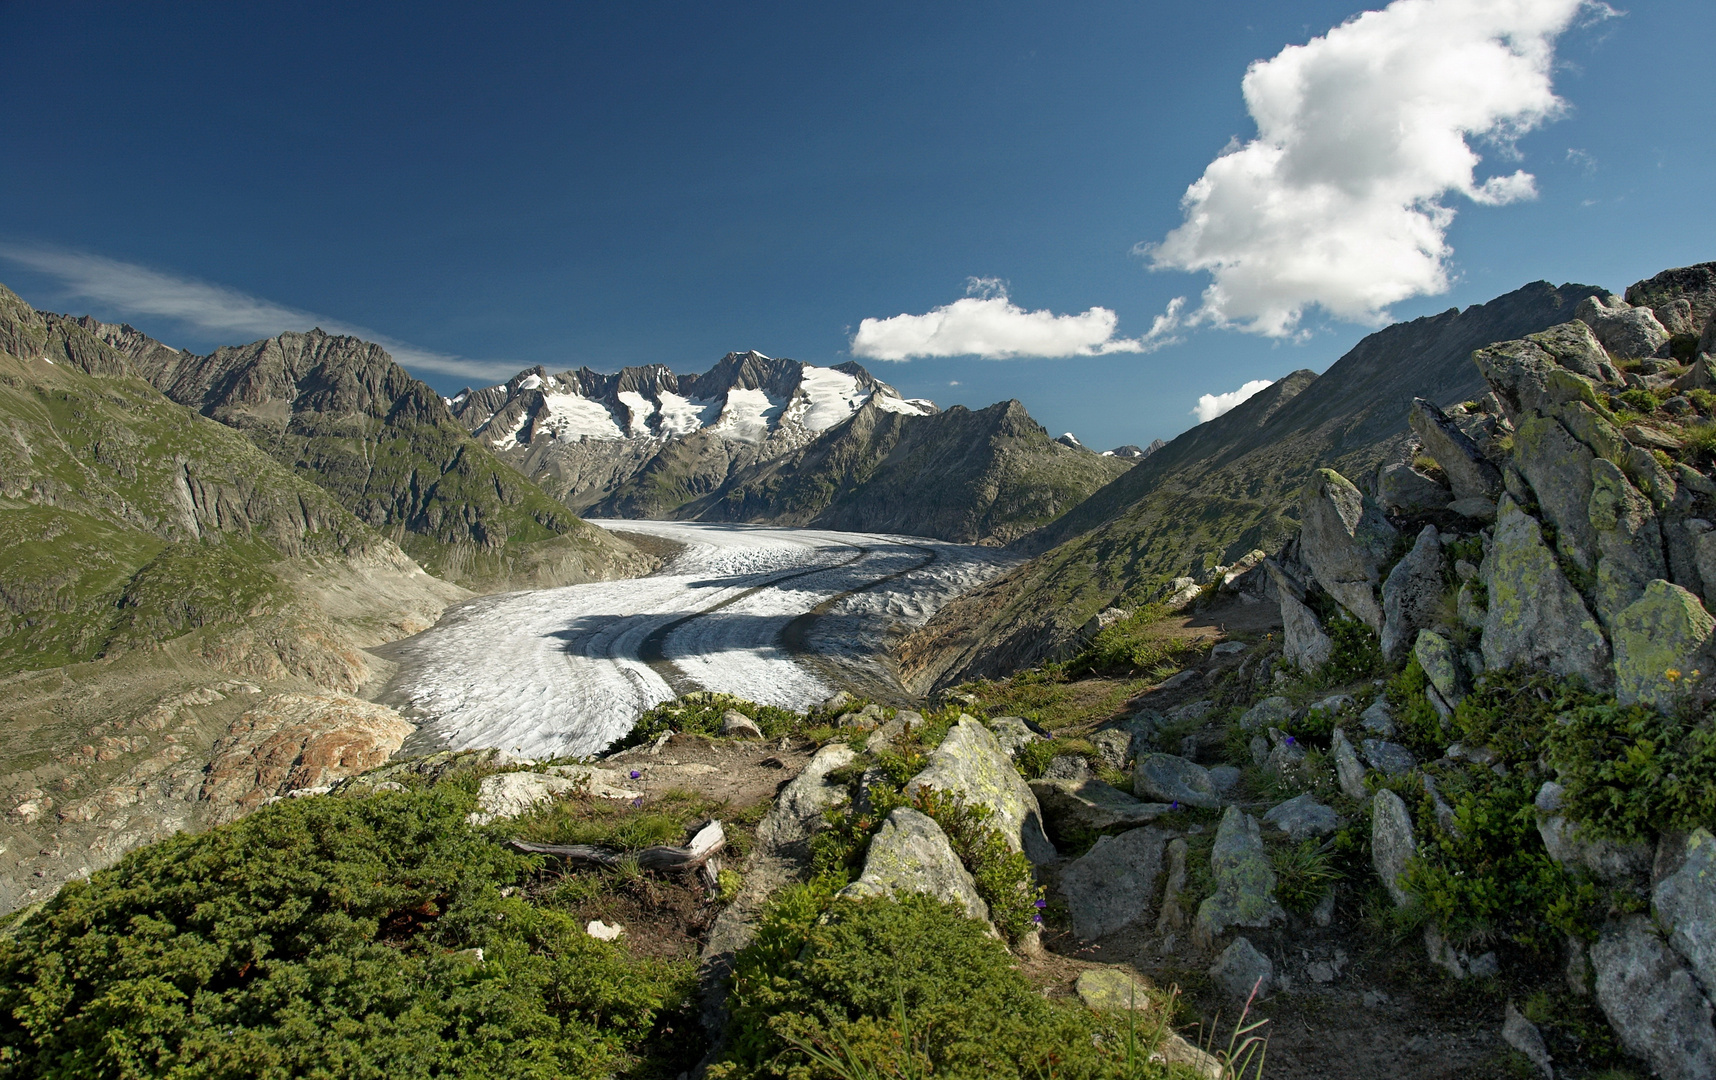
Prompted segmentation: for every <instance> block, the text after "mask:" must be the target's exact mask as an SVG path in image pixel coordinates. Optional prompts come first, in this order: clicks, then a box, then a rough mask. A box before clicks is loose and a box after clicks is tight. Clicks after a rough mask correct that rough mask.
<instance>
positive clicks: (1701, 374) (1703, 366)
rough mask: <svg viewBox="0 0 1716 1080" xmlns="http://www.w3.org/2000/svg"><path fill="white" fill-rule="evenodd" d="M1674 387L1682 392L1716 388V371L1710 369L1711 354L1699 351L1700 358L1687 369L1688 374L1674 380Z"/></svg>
mask: <svg viewBox="0 0 1716 1080" xmlns="http://www.w3.org/2000/svg"><path fill="white" fill-rule="evenodd" d="M1674 388H1675V389H1676V390H1679V391H1681V392H1682V393H1684V392H1686V391H1688V390H1716V373H1712V372H1711V370H1710V354H1709V353H1699V354H1698V359H1696V360H1694V361H1693V362H1692V366H1691V367H1689V368H1687V369H1686V374H1684V375H1682V376H1681V377H1680V378H1678V379H1676V380H1674Z"/></svg>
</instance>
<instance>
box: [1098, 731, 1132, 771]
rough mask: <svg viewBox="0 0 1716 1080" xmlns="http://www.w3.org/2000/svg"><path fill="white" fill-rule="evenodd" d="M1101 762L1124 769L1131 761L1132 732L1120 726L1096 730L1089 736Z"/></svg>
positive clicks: (1110, 766)
mask: <svg viewBox="0 0 1716 1080" xmlns="http://www.w3.org/2000/svg"><path fill="white" fill-rule="evenodd" d="M1090 744H1091V745H1092V746H1094V747H1096V752H1097V754H1098V755H1099V756H1100V757H1101V758H1102V763H1103V764H1104V765H1107V766H1108V767H1109V768H1111V769H1124V768H1126V766H1127V765H1129V764H1131V763H1132V733H1131V732H1130V731H1125V730H1122V729H1120V728H1108V729H1106V730H1104V731H1098V732H1096V733H1095V734H1094V735H1092V736H1091V737H1090Z"/></svg>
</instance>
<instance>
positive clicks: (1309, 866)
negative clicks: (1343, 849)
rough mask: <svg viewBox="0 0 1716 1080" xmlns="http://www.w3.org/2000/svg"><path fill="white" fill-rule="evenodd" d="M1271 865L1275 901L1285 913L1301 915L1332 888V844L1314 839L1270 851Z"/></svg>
mask: <svg viewBox="0 0 1716 1080" xmlns="http://www.w3.org/2000/svg"><path fill="white" fill-rule="evenodd" d="M1270 861H1271V862H1272V863H1273V864H1274V866H1275V898H1276V899H1277V900H1280V901H1281V905H1282V906H1283V907H1285V908H1286V909H1287V910H1288V911H1296V912H1298V913H1299V914H1301V915H1303V914H1305V913H1307V912H1309V911H1310V910H1311V909H1312V908H1314V907H1316V906H1317V902H1318V901H1320V900H1322V898H1323V897H1324V896H1325V895H1327V893H1328V891H1329V890H1330V889H1332V888H1334V885H1335V880H1336V878H1337V877H1338V876H1339V875H1338V874H1337V873H1336V871H1335V865H1334V859H1333V847H1332V845H1324V844H1323V843H1321V842H1320V841H1317V840H1306V841H1304V842H1303V843H1299V844H1289V845H1285V846H1282V847H1277V848H1275V849H1274V850H1273V851H1271V852H1270Z"/></svg>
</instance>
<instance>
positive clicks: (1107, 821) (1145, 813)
mask: <svg viewBox="0 0 1716 1080" xmlns="http://www.w3.org/2000/svg"><path fill="white" fill-rule="evenodd" d="M1031 793H1032V794H1033V795H1035V796H1036V797H1037V805H1038V806H1040V807H1042V810H1043V814H1044V815H1045V816H1046V817H1047V818H1048V820H1050V821H1052V822H1055V823H1056V828H1061V827H1062V826H1063V825H1071V826H1073V827H1074V828H1077V829H1091V830H1096V831H1100V830H1103V829H1112V828H1117V827H1128V826H1136V825H1148V824H1149V823H1150V822H1152V821H1155V820H1156V819H1157V818H1159V817H1161V816H1162V815H1163V814H1165V813H1167V812H1168V809H1169V806H1168V804H1167V803H1160V802H1148V803H1147V802H1139V801H1138V800H1137V799H1135V798H1133V797H1132V796H1130V795H1128V794H1126V792H1124V791H1121V790H1120V789H1119V788H1117V787H1114V786H1113V785H1111V784H1106V783H1104V782H1102V781H1101V780H1098V779H1096V778H1094V777H1085V778H1081V779H1058V778H1055V777H1048V776H1045V777H1043V778H1041V779H1038V780H1032V781H1031Z"/></svg>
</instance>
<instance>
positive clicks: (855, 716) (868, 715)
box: [834, 703, 888, 731]
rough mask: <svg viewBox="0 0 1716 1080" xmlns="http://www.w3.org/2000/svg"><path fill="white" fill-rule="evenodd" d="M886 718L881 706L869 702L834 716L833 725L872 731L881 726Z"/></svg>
mask: <svg viewBox="0 0 1716 1080" xmlns="http://www.w3.org/2000/svg"><path fill="white" fill-rule="evenodd" d="M887 718H888V714H887V712H886V711H884V710H883V708H882V706H880V705H877V704H874V703H871V704H869V705H866V706H864V707H863V708H862V709H855V710H853V711H851V712H845V713H841V714H840V715H839V716H838V717H836V718H835V721H834V726H835V727H843V728H857V729H858V730H859V731H874V730H876V729H877V728H879V727H881V726H882V721H884V720H886V719H887Z"/></svg>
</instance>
